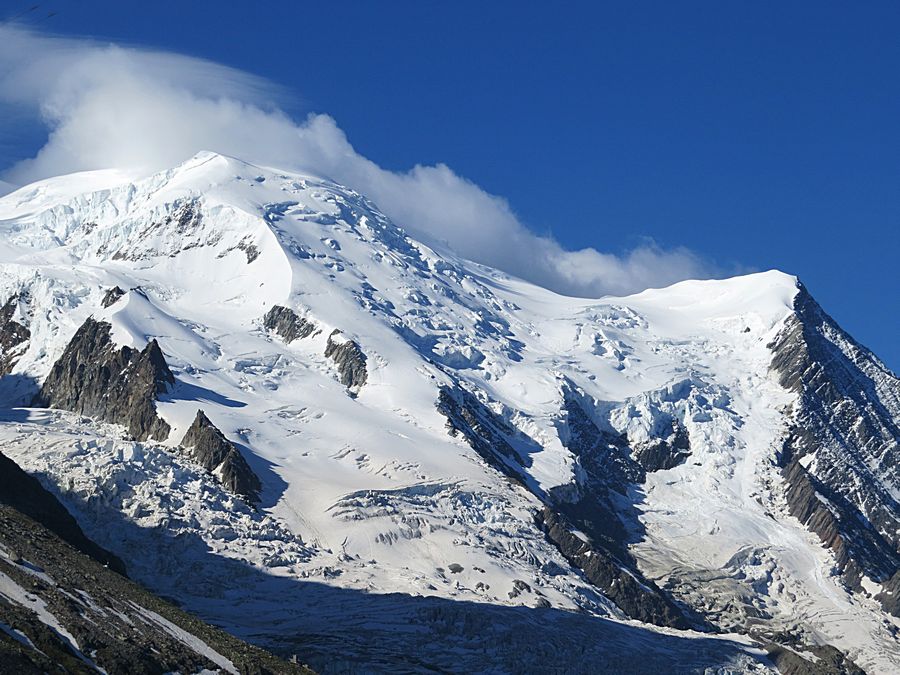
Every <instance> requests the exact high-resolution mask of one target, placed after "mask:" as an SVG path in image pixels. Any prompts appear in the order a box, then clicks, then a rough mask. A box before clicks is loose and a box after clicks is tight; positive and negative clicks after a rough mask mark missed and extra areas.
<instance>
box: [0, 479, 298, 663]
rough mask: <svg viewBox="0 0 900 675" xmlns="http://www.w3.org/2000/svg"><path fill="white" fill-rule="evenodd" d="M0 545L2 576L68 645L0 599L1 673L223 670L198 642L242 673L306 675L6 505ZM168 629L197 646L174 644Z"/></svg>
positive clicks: (1, 511) (1, 510) (0, 517)
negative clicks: (51, 621)
mask: <svg viewBox="0 0 900 675" xmlns="http://www.w3.org/2000/svg"><path fill="white" fill-rule="evenodd" d="M4 470H5V469H4ZM48 496H49V494H48ZM51 499H52V497H51ZM60 508H62V507H60ZM0 546H2V547H3V549H4V550H6V551H7V552H10V555H9V557H0V573H2V574H3V575H5V576H6V577H8V579H9V580H10V582H11V583H13V584H15V585H16V586H18V587H19V588H21V589H22V590H23V591H24V592H25V593H26V594H27V597H28V598H29V599H31V600H32V601H38V602H40V603H43V604H44V605H45V607H46V610H47V612H49V613H50V614H52V615H53V617H54V618H55V620H56V621H57V622H58V623H59V625H60V626H62V628H63V629H64V631H65V632H66V633H67V634H69V635H71V636H72V638H73V639H74V642H73V641H72V640H70V639H69V638H68V637H67V636H66V635H63V634H62V632H61V631H58V630H56V629H55V628H53V627H51V626H49V625H47V624H46V623H43V622H42V621H41V620H40V618H39V615H38V614H37V613H35V612H34V611H33V610H32V609H31V608H30V607H28V606H25V605H23V604H20V603H17V602H12V601H6V600H5V599H3V600H0V622H2V624H3V626H2V627H0V672H2V673H15V674H16V675H25V674H31V673H35V674H36V675H37V674H41V673H78V674H82V673H84V674H88V673H97V672H98V671H99V672H107V673H109V674H110V675H132V674H134V675H159V674H160V673H168V672H181V673H199V672H225V671H224V670H223V669H222V668H221V667H220V665H219V664H217V663H215V662H213V661H212V660H211V659H212V658H214V657H212V656H211V655H209V654H208V653H207V652H206V650H205V648H204V647H202V646H201V645H204V644H205V645H208V647H209V648H211V649H212V650H215V652H217V653H218V654H220V655H221V656H222V657H224V658H225V659H227V660H229V661H231V663H232V664H233V665H234V668H235V670H236V671H237V672H240V673H253V674H255V675H275V674H276V673H277V674H279V675H280V674H282V673H307V672H309V671H308V670H307V669H306V668H304V667H303V666H299V665H296V664H292V663H287V662H284V661H281V660H280V659H278V658H276V657H274V656H272V655H271V654H269V653H268V652H265V651H263V650H262V649H259V648H257V647H253V646H250V645H248V644H246V643H244V642H241V641H240V640H238V639H237V638H234V637H232V636H230V635H228V634H227V633H225V632H224V631H222V630H220V629H218V628H214V627H212V626H210V625H208V624H205V623H203V622H202V621H200V620H199V619H197V618H196V617H194V616H191V615H190V614H187V613H185V612H183V611H181V610H179V609H177V608H175V607H173V606H172V605H170V604H168V603H166V602H164V601H162V600H161V599H159V598H158V597H156V596H154V595H152V594H151V593H149V592H147V591H146V590H144V589H143V588H141V587H140V586H138V585H137V584H135V583H133V582H131V581H129V580H128V579H126V578H125V577H122V576H120V575H119V574H116V573H115V572H113V571H111V570H110V569H107V568H106V567H104V566H103V565H101V564H100V563H99V562H97V561H96V560H94V559H93V558H91V557H88V556H86V555H84V554H82V553H81V552H79V551H78V550H76V549H75V548H72V546H70V545H69V544H68V543H66V541H64V540H63V539H61V538H60V537H59V536H57V534H56V533H55V531H53V530H51V529H49V528H47V527H45V525H44V524H43V523H42V522H41V521H38V520H35V519H32V518H30V517H29V516H27V515H24V514H23V513H22V512H20V511H19V510H17V509H16V508H13V507H12V506H9V505H6V504H2V503H0ZM35 573H37V575H36V574H35ZM38 575H39V576H38ZM10 582H7V583H10ZM7 627H8V628H9V629H10V630H9V631H8V630H6V628H7ZM174 631H183V633H184V634H187V635H189V636H191V637H192V638H193V640H196V643H195V644H190V642H191V641H190V640H188V641H183V640H181V639H179V638H178V637H176V636H175V635H174V634H173V632H174ZM76 644H77V646H76ZM99 669H102V671H100V670H99Z"/></svg>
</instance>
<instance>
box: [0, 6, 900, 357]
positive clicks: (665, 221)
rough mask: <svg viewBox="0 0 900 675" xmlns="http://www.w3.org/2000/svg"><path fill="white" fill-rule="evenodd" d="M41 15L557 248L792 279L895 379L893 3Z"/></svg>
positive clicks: (896, 22) (899, 350) (898, 89)
mask: <svg viewBox="0 0 900 675" xmlns="http://www.w3.org/2000/svg"><path fill="white" fill-rule="evenodd" d="M31 4H34V3H32V2H25V1H24V0H23V1H22V2H18V1H17V0H0V8H2V10H3V11H2V13H0V15H2V16H9V15H11V14H13V13H15V11H17V10H18V9H24V8H27V7H28V6H29V5H31ZM51 10H53V11H56V12H58V14H57V15H56V16H54V17H52V18H50V19H48V20H46V21H43V22H42V23H40V24H39V25H40V26H41V27H42V28H45V29H47V30H53V31H56V32H59V33H63V34H72V35H90V36H95V37H100V38H110V39H114V40H117V41H124V42H130V43H135V44H141V45H146V46H153V47H160V48H164V49H171V50H175V51H179V52H182V53H186V54H190V55H194V56H201V57H205V58H209V59H212V60H215V61H218V62H222V63H225V64H228V65H232V66H235V67H237V68H241V69H243V70H248V71H250V72H253V73H255V74H257V75H261V76H264V77H266V78H269V79H271V80H274V81H276V82H278V83H280V84H282V85H284V86H285V87H287V88H288V89H289V90H291V91H293V92H295V93H296V99H295V102H294V107H293V110H292V111H291V112H293V113H296V114H297V115H298V116H302V115H303V114H305V113H306V112H309V111H316V112H326V113H329V114H330V115H332V116H333V117H334V118H335V119H336V120H337V122H338V124H339V125H340V126H341V127H342V128H343V129H344V130H345V131H346V132H347V135H348V137H349V138H350V141H351V142H352V143H353V144H354V145H355V147H356V149H357V150H358V151H359V152H361V153H362V154H364V155H366V156H368V157H370V158H372V159H373V160H375V161H376V162H378V163H379V164H381V165H382V166H384V167H386V168H391V169H407V168H409V167H411V166H412V165H413V164H415V163H433V162H446V163H447V164H449V165H450V166H451V167H452V168H453V169H454V170H456V171H457V172H458V173H460V174H462V175H464V176H466V177H468V178H470V179H472V180H473V181H475V182H476V183H478V184H480V185H481V186H482V187H484V188H485V189H486V190H488V191H490V192H493V193H495V194H499V195H502V196H504V197H506V198H508V199H509V201H510V203H511V204H512V206H513V208H514V209H515V210H516V211H517V213H518V214H519V216H520V217H521V219H522V220H523V221H524V222H525V223H526V224H528V225H529V226H530V227H531V228H532V229H534V230H536V231H538V232H540V233H546V232H552V234H553V235H554V236H555V237H557V238H558V239H559V240H560V241H561V242H562V243H563V244H564V245H566V246H568V247H573V248H574V247H582V246H595V247H596V248H598V249H600V250H604V251H615V252H620V251H623V250H626V249H628V248H630V247H632V246H634V245H636V244H638V243H639V242H640V241H641V238H642V237H652V238H653V239H655V240H656V241H657V242H658V243H659V244H660V245H662V246H664V247H672V246H678V245H684V246H687V247H689V248H691V249H693V250H695V251H697V252H699V253H700V254H701V255H703V256H705V257H707V258H709V259H711V260H713V261H715V262H717V263H718V264H719V265H721V266H723V267H725V268H730V267H731V266H744V267H748V268H756V269H767V268H771V267H777V268H780V269H783V270H785V271H788V272H792V273H795V274H798V275H799V276H800V277H801V278H802V279H803V280H804V281H805V283H806V284H807V286H808V287H809V288H810V290H811V291H812V292H813V294H814V295H815V296H816V298H817V299H818V300H819V301H820V303H821V304H822V305H823V306H824V307H825V308H826V310H827V311H829V312H830V313H831V314H832V315H833V316H834V317H835V318H836V319H837V320H838V321H839V322H840V323H841V324H842V325H843V326H844V327H845V328H846V329H847V330H849V331H850V332H851V333H852V334H853V335H854V336H855V337H857V338H858V339H859V340H860V341H861V342H863V343H864V344H866V345H867V346H869V347H871V348H872V349H873V350H875V352H876V353H878V354H879V355H880V356H882V358H884V359H885V360H886V361H887V363H888V365H890V366H891V367H892V368H893V369H894V370H895V371H896V370H900V339H898V338H900V320H898V313H900V300H898V297H900V271H898V267H900V266H898V254H900V235H898V234H897V229H898V228H900V3H898V2H894V1H885V2H874V1H872V2H865V3H848V2H828V1H817V2H793V3H791V2H736V1H735V2H713V1H712V0H709V1H708V2H668V1H663V0H660V1H657V2H584V3H537V2H535V3H522V2H464V1H460V0H456V1H454V2H449V3H437V2H434V3H432V2H424V1H422V0H419V1H418V2H405V1H404V2H401V1H397V0H394V1H392V2H365V3H364V2H352V1H345V2H341V3H331V2H300V1H293V2H287V1H285V2H265V3H246V2H245V3H232V2H221V1H218V2H213V1H209V0H206V1H199V0H192V1H190V2H185V1H175V0H155V2H152V3H145V2H141V3H137V2H122V0H57V1H55V2H45V3H43V4H42V7H41V9H40V10H38V11H36V12H34V13H32V14H31V15H30V17H33V19H31V20H32V21H34V19H39V18H40V17H42V16H43V15H44V14H46V12H47V11H51ZM39 143H40V141H39V139H37V138H35V136H34V133H33V130H32V131H31V132H29V133H23V135H22V136H21V138H20V139H18V141H17V142H16V143H12V144H10V143H9V141H8V139H6V142H5V143H4V144H3V145H2V146H0V153H3V154H5V155H6V156H5V157H0V164H2V165H7V164H9V163H10V162H11V161H12V160H13V159H16V158H18V157H19V156H24V155H27V154H29V153H30V152H33V150H34V149H35V148H36V147H37V145H38V144H39Z"/></svg>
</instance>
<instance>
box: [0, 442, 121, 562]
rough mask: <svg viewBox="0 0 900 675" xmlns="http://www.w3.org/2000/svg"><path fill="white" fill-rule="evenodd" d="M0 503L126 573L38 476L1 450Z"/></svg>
mask: <svg viewBox="0 0 900 675" xmlns="http://www.w3.org/2000/svg"><path fill="white" fill-rule="evenodd" d="M0 504H6V505H7V506H9V507H11V508H13V509H15V510H16V511H19V512H20V513H22V514H24V515H26V516H28V517H29V518H31V519H32V520H34V521H37V522H38V523H40V524H41V525H43V526H44V527H46V528H47V529H48V530H50V531H51V532H53V533H54V534H55V535H56V536H57V537H59V538H60V539H63V540H64V541H66V542H67V543H68V544H69V545H71V546H74V547H75V548H77V549H78V550H79V551H81V552H82V553H84V554H85V555H89V556H90V557H92V558H93V559H94V560H96V561H97V562H99V563H100V564H101V565H106V566H107V567H109V568H110V569H112V570H115V571H116V572H118V573H119V574H125V565H124V564H123V563H122V561H121V560H119V559H118V558H117V557H116V556H114V555H113V554H112V553H110V552H109V551H107V550H105V549H103V548H101V547H99V546H97V544H95V543H94V542H92V541H91V540H90V539H88V538H87V537H86V536H85V535H84V532H82V531H81V528H80V527H78V523H77V522H75V519H74V518H73V517H72V515H71V514H70V513H69V512H68V511H67V510H66V508H65V507H64V506H63V505H62V504H60V503H59V501H58V500H57V499H56V497H54V496H53V495H52V494H50V493H49V492H47V491H46V490H45V489H44V488H43V486H42V485H41V484H40V482H39V481H38V479H37V478H34V477H33V476H30V475H29V474H27V473H25V471H23V470H22V469H21V468H20V467H19V465H18V464H16V463H15V462H14V461H12V460H11V459H10V458H9V457H7V456H6V455H4V454H3V453H0Z"/></svg>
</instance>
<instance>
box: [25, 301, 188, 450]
mask: <svg viewBox="0 0 900 675" xmlns="http://www.w3.org/2000/svg"><path fill="white" fill-rule="evenodd" d="M110 331H111V326H110V325H109V324H108V323H106V322H103V321H95V320H94V319H93V318H88V319H87V320H86V321H85V322H84V323H83V324H82V326H81V328H79V329H78V331H76V333H75V335H74V337H73V338H72V339H71V341H70V342H69V344H68V346H67V347H66V349H65V351H64V352H63V354H62V356H60V357H59V359H58V360H57V361H56V363H55V364H54V365H53V368H52V369H51V370H50V374H49V375H48V376H47V379H46V380H45V381H44V384H43V386H42V387H41V390H40V392H39V393H38V395H37V396H36V397H35V399H34V402H33V405H34V406H35V407H53V408H61V409H63V410H71V411H73V412H77V413H80V414H82V415H86V416H88V417H95V418H97V419H100V420H103V421H105V422H113V423H115V424H121V425H123V426H124V427H125V428H126V429H127V430H128V433H129V434H131V436H132V437H133V438H134V439H135V440H138V441H145V440H148V439H156V440H165V439H166V437H168V435H169V431H170V428H169V425H168V424H167V423H166V422H165V420H163V419H162V418H161V417H159V416H158V415H157V414H156V399H157V396H158V395H159V394H162V393H165V392H166V391H168V389H169V387H171V386H172V385H174V384H175V377H174V376H173V375H172V372H171V371H170V370H169V367H168V365H166V360H165V358H164V357H163V354H162V351H161V350H160V348H159V344H158V343H157V342H156V340H151V341H150V342H148V343H147V346H146V347H144V349H142V350H140V351H138V350H137V349H132V348H131V347H121V348H120V347H117V346H116V345H115V343H114V342H113V341H112V337H111V332H110Z"/></svg>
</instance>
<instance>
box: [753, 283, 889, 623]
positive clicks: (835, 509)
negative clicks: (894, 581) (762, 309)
mask: <svg viewBox="0 0 900 675" xmlns="http://www.w3.org/2000/svg"><path fill="white" fill-rule="evenodd" d="M769 349H770V350H771V351H772V354H773V358H772V363H771V369H772V371H773V372H774V374H775V375H776V376H777V378H778V381H779V382H780V383H781V385H782V386H784V387H785V388H786V389H789V390H790V391H792V392H794V393H795V394H796V395H797V401H796V403H795V405H794V411H793V419H792V425H791V427H790V429H789V430H788V433H787V434H786V436H785V440H784V443H783V447H782V449H781V452H780V455H779V463H780V466H781V467H782V475H783V476H784V478H785V484H786V496H787V500H788V506H789V509H790V512H791V514H792V515H794V516H796V517H797V518H798V519H799V520H800V521H801V522H803V523H804V524H805V525H806V526H807V527H808V528H809V529H810V530H812V531H813V532H815V533H816V534H818V535H819V537H820V538H821V539H822V542H823V543H824V544H825V545H826V546H828V547H829V548H831V549H832V550H833V551H834V554H835V558H836V561H837V564H838V567H839V568H840V570H841V571H842V572H843V574H844V578H845V580H846V581H847V583H848V584H849V585H850V586H851V587H853V588H856V589H859V588H860V576H861V575H862V574H865V575H867V576H868V577H870V578H871V579H873V580H874V581H877V582H879V583H883V582H885V581H887V580H889V579H890V578H891V577H892V576H893V575H894V574H895V573H896V571H897V570H898V569H900V539H898V532H900V507H898V504H897V502H896V500H895V499H894V497H893V493H895V491H896V490H897V489H898V487H900V429H898V426H897V421H896V420H897V419H900V379H898V378H897V376H896V375H894V374H893V373H892V372H891V371H890V370H889V369H888V368H887V367H885V366H884V364H882V363H881V362H880V361H879V360H878V359H877V358H876V357H875V356H874V355H873V354H872V353H871V352H869V351H868V350H867V349H865V348H864V347H862V346H861V345H859V344H858V343H856V342H855V341H854V340H853V339H852V338H851V337H850V336H849V335H847V334H846V333H845V332H844V331H843V330H842V329H841V328H840V327H839V326H838V325H837V324H836V323H835V322H834V320H833V319H831V317H829V316H828V315H827V314H826V313H825V312H824V311H823V310H822V308H821V307H819V305H818V304H817V303H816V302H815V300H813V298H812V297H811V296H810V295H809V293H808V292H807V291H806V289H805V288H803V287H802V286H801V287H800V288H799V290H798V292H797V295H796V296H795V299H794V312H793V314H792V315H791V316H789V317H788V318H787V320H786V321H785V323H784V325H783V327H782V329H781V330H780V332H779V333H778V335H777V336H776V337H775V339H774V340H773V341H772V343H771V344H769ZM885 608H886V609H888V608H889V606H888V604H886V605H885ZM896 610H897V608H896V607H894V609H893V610H889V611H894V612H896Z"/></svg>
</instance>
